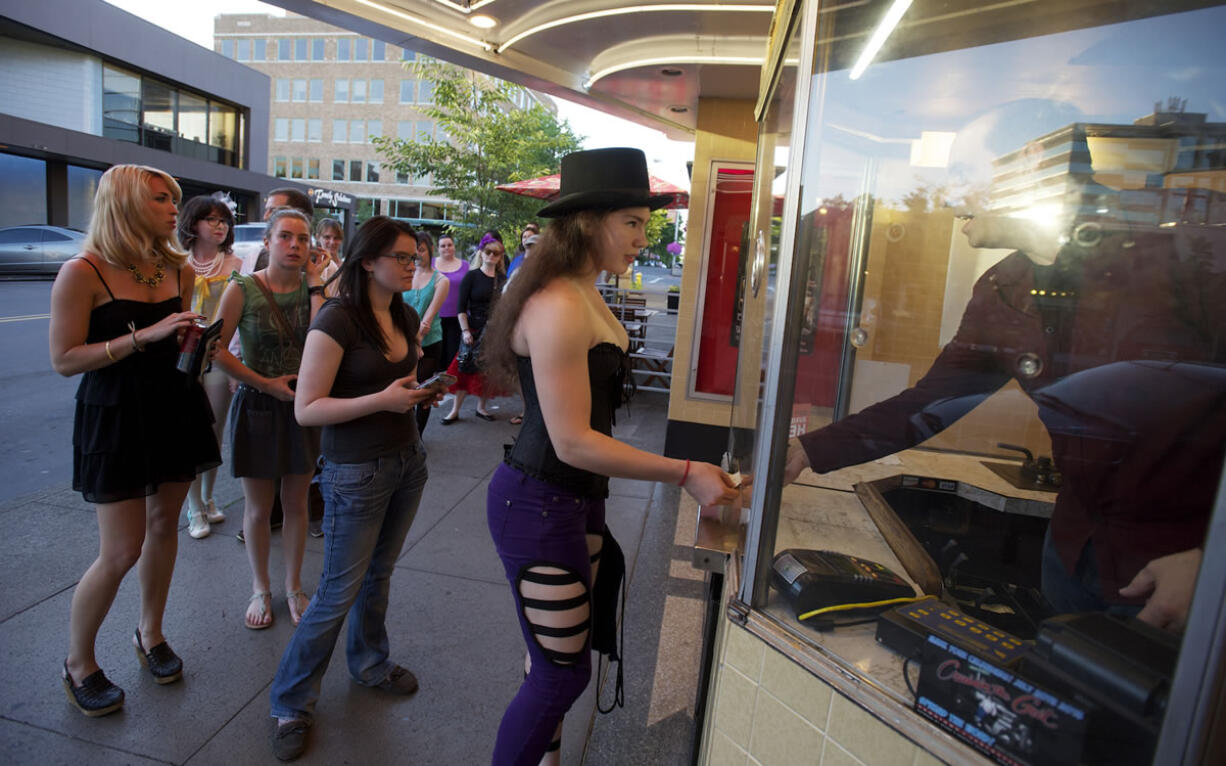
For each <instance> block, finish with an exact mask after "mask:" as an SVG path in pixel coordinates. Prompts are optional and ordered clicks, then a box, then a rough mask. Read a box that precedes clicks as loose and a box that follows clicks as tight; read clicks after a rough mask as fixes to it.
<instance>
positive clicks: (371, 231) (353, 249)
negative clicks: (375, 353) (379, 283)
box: [337, 215, 420, 354]
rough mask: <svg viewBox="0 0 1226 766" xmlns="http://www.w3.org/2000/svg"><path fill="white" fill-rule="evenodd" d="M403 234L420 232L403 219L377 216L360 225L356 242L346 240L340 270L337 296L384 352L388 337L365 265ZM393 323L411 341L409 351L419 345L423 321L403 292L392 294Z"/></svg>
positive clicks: (415, 235)
mask: <svg viewBox="0 0 1226 766" xmlns="http://www.w3.org/2000/svg"><path fill="white" fill-rule="evenodd" d="M401 235H407V236H409V237H412V238H413V240H414V241H416V239H417V232H415V231H414V230H413V227H412V226H410V225H409V224H407V223H405V222H404V221H397V220H396V219H394V218H388V217H387V216H383V215H377V216H375V217H374V218H371V219H369V220H368V221H366V223H364V224H362V225H361V226H360V227H358V231H357V233H356V234H355V235H354V237H353V241H351V242H347V243H345V262H344V264H342V265H341V270H340V271H339V272H337V275H338V277H337V278H338V281H339V285H340V287H339V289H338V291H337V292H338V296H337V297H338V299H339V300H340V302H341V305H342V306H344V307H345V309H346V310H347V311H349V314H350V316H352V317H353V321H354V323H355V324H356V325H357V326H358V329H360V330H361V331H362V333H363V334H364V335H365V336H366V338H367V340H369V341H370V343H371V345H373V346H374V347H375V348H377V349H379V352H380V353H382V354H386V353H387V348H388V341H389V339H388V338H387V337H385V336H384V334H383V330H382V329H381V328H380V327H379V322H378V320H376V319H375V312H374V309H373V308H372V307H371V305H370V289H369V286H370V280H371V279H373V278H374V277H372V276H371V275H370V273H369V272H367V271H366V269H364V268H362V264H363V263H365V262H366V261H372V260H374V259H375V258H379V257H380V256H382V254H383V253H384V251H386V250H388V249H389V248H391V247H392V246H393V245H395V244H396V240H397V239H399V238H400V236H401ZM391 313H392V324H393V325H394V326H395V327H396V329H397V330H399V331H400V334H401V335H403V336H404V337H405V339H406V340H408V341H409V346H410V350H412V349H414V348H416V346H415V345H414V341H415V339H416V338H417V328H418V324H419V322H420V320H419V319H418V317H417V312H416V311H414V310H413V308H412V307H411V306H409V305H408V304H406V303H405V302H404V299H403V298H402V297H401V295H400V293H398V292H395V293H392V306H391Z"/></svg>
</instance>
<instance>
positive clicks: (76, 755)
mask: <svg viewBox="0 0 1226 766" xmlns="http://www.w3.org/2000/svg"><path fill="white" fill-rule="evenodd" d="M120 715H122V714H120ZM0 761H3V762H4V763H11V764H28V763H41V764H52V763H90V764H96V765H97V766H127V765H128V764H133V765H134V766H142V764H149V766H154V764H159V763H162V761H157V760H153V759H150V758H144V757H141V756H139V755H135V754H133V753H127V752H124V751H122V750H116V749H114V748H110V747H102V746H99V745H96V744H93V743H90V742H83V741H81V740H78V739H73V738H72V737H69V736H66V735H64V734H59V733H57V732H53V731H46V730H45V729H41V728H37V727H34V726H29V725H27V724H23V723H17V722H15V721H6V720H3V719H0Z"/></svg>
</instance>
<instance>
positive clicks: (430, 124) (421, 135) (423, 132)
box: [417, 120, 434, 141]
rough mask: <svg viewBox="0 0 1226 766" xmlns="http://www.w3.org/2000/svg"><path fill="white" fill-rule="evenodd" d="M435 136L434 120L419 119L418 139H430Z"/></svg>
mask: <svg viewBox="0 0 1226 766" xmlns="http://www.w3.org/2000/svg"><path fill="white" fill-rule="evenodd" d="M433 137H434V120H418V121H417V140H418V141H428V140H430V139H431V138H433Z"/></svg>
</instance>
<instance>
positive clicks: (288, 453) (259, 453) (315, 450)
mask: <svg viewBox="0 0 1226 766" xmlns="http://www.w3.org/2000/svg"><path fill="white" fill-rule="evenodd" d="M229 426H230V428H229V434H230V449H231V457H230V469H231V470H232V471H233V472H234V476H236V477H245V478H250V479H277V478H280V477H282V476H289V475H293V474H303V473H313V472H314V471H315V461H316V460H317V459H318V458H319V429H318V428H307V427H304V426H300V425H298V421H297V420H295V419H294V403H293V402H283V401H281V400H280V399H277V398H276V397H274V396H271V395H269V394H264V393H260V392H259V391H257V390H255V389H254V388H252V387H251V386H248V385H245V384H243V385H240V386H239V387H238V392H237V393H236V394H235V395H234V400H233V401H231V402H230V417H229Z"/></svg>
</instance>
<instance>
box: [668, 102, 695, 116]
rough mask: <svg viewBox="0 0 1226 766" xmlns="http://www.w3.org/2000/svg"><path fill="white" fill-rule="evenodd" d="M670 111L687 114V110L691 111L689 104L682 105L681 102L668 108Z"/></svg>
mask: <svg viewBox="0 0 1226 766" xmlns="http://www.w3.org/2000/svg"><path fill="white" fill-rule="evenodd" d="M668 111H670V112H672V113H673V114H685V113H686V112H688V111H690V108H689V107H688V106H682V105H681V104H673V105H672V106H670V107H669V108H668Z"/></svg>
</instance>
